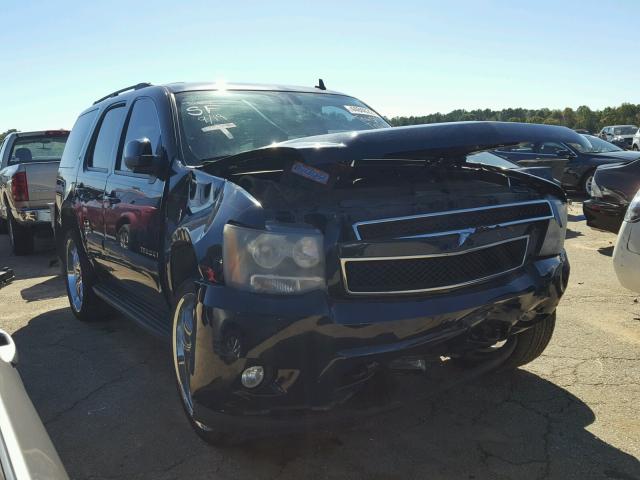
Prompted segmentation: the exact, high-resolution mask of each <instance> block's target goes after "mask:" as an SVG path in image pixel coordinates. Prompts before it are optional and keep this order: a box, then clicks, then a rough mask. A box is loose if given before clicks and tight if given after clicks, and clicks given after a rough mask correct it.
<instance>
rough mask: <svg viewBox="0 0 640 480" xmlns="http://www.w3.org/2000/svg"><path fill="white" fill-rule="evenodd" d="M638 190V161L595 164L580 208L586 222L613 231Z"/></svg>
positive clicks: (639, 164)
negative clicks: (589, 187) (591, 178)
mask: <svg viewBox="0 0 640 480" xmlns="http://www.w3.org/2000/svg"><path fill="white" fill-rule="evenodd" d="M638 189H640V160H636V161H634V162H631V163H626V164H617V165H604V166H602V167H599V168H598V169H597V170H596V173H595V175H594V177H593V184H592V190H591V198H590V199H588V200H585V202H584V203H583V207H582V208H583V211H584V215H585V217H586V218H587V225H589V226H590V227H593V228H597V229H599V230H607V231H609V232H613V233H617V232H618V230H620V226H621V225H622V221H623V220H624V216H625V213H626V211H627V208H628V207H629V204H630V203H631V201H632V200H633V197H634V196H635V194H636V192H637V191H638Z"/></svg>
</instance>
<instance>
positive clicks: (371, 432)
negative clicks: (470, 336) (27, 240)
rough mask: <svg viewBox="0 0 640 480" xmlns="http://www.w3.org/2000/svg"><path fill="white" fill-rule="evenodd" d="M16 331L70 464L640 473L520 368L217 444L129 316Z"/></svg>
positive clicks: (267, 470) (62, 318)
mask: <svg viewBox="0 0 640 480" xmlns="http://www.w3.org/2000/svg"><path fill="white" fill-rule="evenodd" d="M45 283H46V282H45ZM14 339H15V341H16V344H17V347H18V350H19V352H20V364H19V370H20V373H21V375H22V378H23V380H24V383H25V385H26V387H27V390H28V392H29V394H30V395H31V397H32V400H33V402H34V404H35V406H36V408H37V410H38V411H39V413H40V415H41V416H42V418H43V421H44V422H45V424H46V426H47V429H48V430H49V433H50V435H51V437H52V439H53V442H54V444H55V445H56V447H57V448H58V451H59V453H60V456H61V458H62V460H63V463H64V464H65V465H66V467H67V469H68V471H69V474H70V476H71V477H72V478H79V479H83V478H89V477H92V478H93V477H95V478H102V477H116V476H119V477H122V478H133V479H135V478H153V479H165V478H166V479H168V478H187V477H188V478H212V477H213V476H220V477H224V478H228V477H233V478H272V477H275V476H280V478H296V479H299V478H346V477H348V478H370V479H383V478H384V479H392V478H393V479H396V478H397V479H404V478H417V477H420V478H452V479H453V478H455V479H459V478H464V479H473V478H476V479H480V478H518V479H529V478H531V479H534V478H576V479H582V478H617V479H627V480H630V479H636V480H637V479H640V464H639V463H638V460H637V459H635V458H633V457H632V456H630V455H628V454H626V453H624V452H622V451H620V450H618V449H616V448H614V447H612V446H611V445H609V444H607V443H606V442H604V441H602V440H600V439H598V438H597V437H595V436H594V435H592V434H591V433H589V431H587V430H586V427H587V426H589V425H590V424H591V423H593V422H594V419H595V416H594V412H593V411H592V410H591V409H590V408H589V407H588V406H587V405H586V404H585V403H583V402H582V401H581V400H580V399H579V398H577V397H575V396H573V395H572V394H571V393H569V392H568V391H567V390H565V389H563V388H561V387H559V386H557V385H555V384H553V383H551V382H548V381H546V380H544V379H543V378H541V377H539V376H537V375H534V374H531V373H528V372H526V371H524V370H518V371H516V372H513V373H511V374H501V375H498V374H494V375H488V376H485V377H483V378H480V379H476V380H474V381H472V382H471V383H469V384H466V385H463V386H457V387H455V388H453V389H451V390H449V391H448V392H446V393H444V394H442V395H439V396H436V397H435V398H431V399H430V400H428V401H425V402H424V404H420V405H416V404H413V405H411V406H410V407H408V408H406V409H403V410H400V411H396V412H393V413H390V414H386V415H384V416H380V417H377V418H373V419H370V420H367V421H366V422H363V423H362V424H361V425H359V426H358V427H357V428H354V429H348V430H335V431H309V432H304V433H302V434H300V435H296V436H293V437H281V438H273V439H268V440H261V441H255V442H252V443H248V444H246V445H244V446H242V447H235V448H232V449H226V450H220V449H216V448H213V447H209V446H208V445H205V444H203V443H202V442H201V441H200V440H199V439H198V437H197V436H196V435H195V434H194V433H193V432H192V431H191V428H190V427H189V425H188V423H187V421H186V419H185V417H184V415H183V412H182V410H181V405H180V403H179V401H178V396H177V393H176V389H175V386H174V378H173V372H172V364H171V360H170V350H169V348H167V347H166V346H165V345H164V344H162V343H161V342H159V341H157V340H155V339H154V338H152V337H150V336H149V335H147V334H146V333H144V332H143V331H141V330H140V329H138V328H137V327H135V326H134V325H132V324H130V323H129V322H127V321H125V320H122V319H120V318H115V319H114V320H111V321H108V322H95V323H81V322H78V321H77V320H75V318H74V317H73V315H72V314H71V312H70V311H69V310H68V309H58V310H53V311H50V312H47V313H44V314H41V315H39V316H37V317H35V318H33V319H32V320H31V321H30V322H29V324H28V325H26V326H25V327H23V328H22V329H20V330H18V331H16V332H15V333H14ZM407 378H409V379H410V381H416V382H419V381H421V380H422V377H419V376H416V377H407ZM414 379H415V380H414ZM421 388H422V387H421ZM423 388H424V389H425V391H426V390H428V389H429V388H430V385H429V384H428V383H425V384H424V386H423Z"/></svg>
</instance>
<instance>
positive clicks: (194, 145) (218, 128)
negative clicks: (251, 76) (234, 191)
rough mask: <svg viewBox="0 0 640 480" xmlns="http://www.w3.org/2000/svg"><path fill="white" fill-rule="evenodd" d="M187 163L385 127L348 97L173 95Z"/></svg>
mask: <svg viewBox="0 0 640 480" xmlns="http://www.w3.org/2000/svg"><path fill="white" fill-rule="evenodd" d="M176 102H177V107H178V112H179V118H180V129H181V133H182V137H183V143H184V148H183V150H184V153H185V156H186V157H187V158H186V161H187V162H188V163H190V164H194V163H195V164H197V163H200V162H202V161H204V160H212V159H216V158H220V157H225V156H229V155H235V154H237V153H241V152H244V151H248V150H253V149H256V148H260V147H264V146H267V145H270V144H273V143H278V142H283V141H285V140H292V139H294V138H301V137H308V136H313V135H323V134H327V133H337V132H345V131H353V130H370V129H374V128H386V127H389V124H388V123H387V122H386V121H385V120H384V119H383V118H382V117H380V116H379V115H378V114H377V113H375V112H374V111H373V110H371V109H370V108H368V107H367V106H366V105H365V104H363V103H362V102H360V101H358V100H356V99H355V98H353V97H347V96H344V95H331V94H323V93H300V92H273V91H202V92H184V93H178V94H176Z"/></svg>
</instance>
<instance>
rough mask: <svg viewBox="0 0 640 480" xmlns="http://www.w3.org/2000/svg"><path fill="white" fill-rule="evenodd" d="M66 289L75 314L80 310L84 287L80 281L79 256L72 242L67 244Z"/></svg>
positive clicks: (80, 267)
mask: <svg viewBox="0 0 640 480" xmlns="http://www.w3.org/2000/svg"><path fill="white" fill-rule="evenodd" d="M66 265H67V287H68V291H69V299H70V300H71V306H72V307H73V309H74V310H75V311H76V312H79V311H80V310H81V309H82V299H83V298H84V295H83V294H84V286H83V281H82V266H81V265H80V255H79V253H78V247H77V246H76V244H75V242H74V241H73V240H69V242H68V243H67V261H66Z"/></svg>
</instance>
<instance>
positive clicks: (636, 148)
mask: <svg viewBox="0 0 640 480" xmlns="http://www.w3.org/2000/svg"><path fill="white" fill-rule="evenodd" d="M631 150H635V151H636V152H637V151H638V145H636V144H635V143H634V144H633V147H631Z"/></svg>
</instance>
